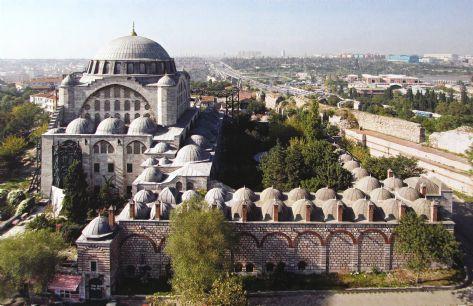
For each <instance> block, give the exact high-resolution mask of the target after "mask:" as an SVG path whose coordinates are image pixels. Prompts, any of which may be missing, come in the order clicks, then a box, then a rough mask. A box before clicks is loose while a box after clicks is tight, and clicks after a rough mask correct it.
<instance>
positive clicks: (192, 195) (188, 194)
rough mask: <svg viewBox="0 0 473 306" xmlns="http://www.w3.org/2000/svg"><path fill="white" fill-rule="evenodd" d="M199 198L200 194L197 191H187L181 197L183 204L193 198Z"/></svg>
mask: <svg viewBox="0 0 473 306" xmlns="http://www.w3.org/2000/svg"><path fill="white" fill-rule="evenodd" d="M197 197H199V194H198V193H197V192H196V191H195V190H192V189H190V190H186V191H184V193H183V194H182V196H181V200H182V202H184V201H190V200H191V199H192V198H197Z"/></svg>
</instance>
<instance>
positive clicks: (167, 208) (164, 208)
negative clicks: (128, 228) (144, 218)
mask: <svg viewBox="0 0 473 306" xmlns="http://www.w3.org/2000/svg"><path fill="white" fill-rule="evenodd" d="M148 205H149V206H150V207H151V211H150V213H149V218H150V219H155V217H156V205H155V204H154V203H150V204H148ZM160 206H161V214H160V216H161V219H164V220H167V219H169V216H170V214H171V210H172V208H173V207H172V205H171V204H168V203H161V205H160Z"/></svg>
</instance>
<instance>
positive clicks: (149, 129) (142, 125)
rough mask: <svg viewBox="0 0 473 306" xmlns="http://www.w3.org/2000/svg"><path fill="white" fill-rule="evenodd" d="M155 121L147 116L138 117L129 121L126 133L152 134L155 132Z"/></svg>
mask: <svg viewBox="0 0 473 306" xmlns="http://www.w3.org/2000/svg"><path fill="white" fill-rule="evenodd" d="M157 128H158V127H157V126H156V123H155V122H154V121H153V119H151V118H149V117H138V118H136V119H135V120H133V121H132V122H131V123H130V126H129V127H128V133H127V134H128V135H147V134H151V135H153V134H154V133H155V132H156V129H157Z"/></svg>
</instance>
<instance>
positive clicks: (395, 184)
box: [383, 176, 404, 191]
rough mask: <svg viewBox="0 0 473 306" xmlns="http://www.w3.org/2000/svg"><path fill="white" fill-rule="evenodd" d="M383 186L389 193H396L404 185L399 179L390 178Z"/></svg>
mask: <svg viewBox="0 0 473 306" xmlns="http://www.w3.org/2000/svg"><path fill="white" fill-rule="evenodd" d="M383 186H384V188H386V189H389V190H391V191H396V190H398V189H399V188H402V186H404V184H403V183H402V180H401V179H400V178H397V177H394V176H391V177H388V178H387V179H385V180H384V181H383Z"/></svg>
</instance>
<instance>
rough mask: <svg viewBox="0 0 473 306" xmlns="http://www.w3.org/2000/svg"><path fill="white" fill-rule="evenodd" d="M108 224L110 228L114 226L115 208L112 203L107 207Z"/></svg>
mask: <svg viewBox="0 0 473 306" xmlns="http://www.w3.org/2000/svg"><path fill="white" fill-rule="evenodd" d="M108 225H109V226H110V228H113V227H115V210H114V209H113V206H112V205H110V207H109V208H108Z"/></svg>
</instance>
